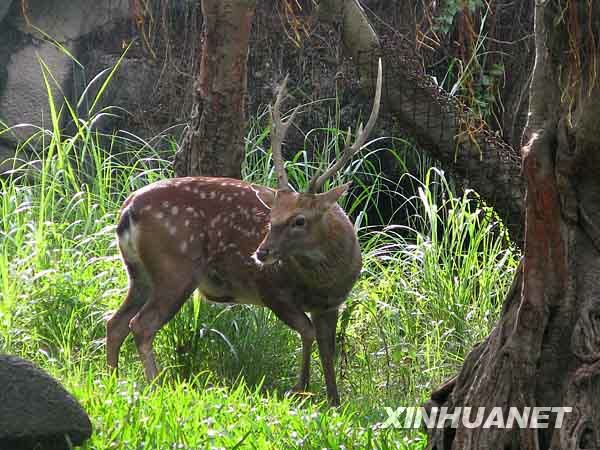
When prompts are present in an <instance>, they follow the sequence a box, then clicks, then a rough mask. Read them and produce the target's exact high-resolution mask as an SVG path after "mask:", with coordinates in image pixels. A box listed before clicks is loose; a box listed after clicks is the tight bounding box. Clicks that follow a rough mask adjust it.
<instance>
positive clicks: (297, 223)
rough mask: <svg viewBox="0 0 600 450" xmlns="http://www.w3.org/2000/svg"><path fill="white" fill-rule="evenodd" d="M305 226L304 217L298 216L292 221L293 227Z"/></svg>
mask: <svg viewBox="0 0 600 450" xmlns="http://www.w3.org/2000/svg"><path fill="white" fill-rule="evenodd" d="M305 224H306V219H305V218H304V216H298V217H296V218H295V219H294V224H293V225H294V227H296V228H301V227H303V226H304V225H305Z"/></svg>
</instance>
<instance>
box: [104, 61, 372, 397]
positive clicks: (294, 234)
mask: <svg viewBox="0 0 600 450" xmlns="http://www.w3.org/2000/svg"><path fill="white" fill-rule="evenodd" d="M284 86H285V83H284ZM283 92H284V87H282V89H281V91H280V94H279V95H278V97H277V101H276V102H275V106H274V108H273V110H272V117H273V128H272V135H271V143H272V147H273V161H274V163H275V169H276V172H277V176H278V181H279V183H278V184H279V188H278V189H271V188H267V187H264V186H257V185H251V184H248V183H246V182H244V181H240V180H233V179H229V178H208V177H189V178H175V179H172V180H165V181H160V182H157V183H154V184H151V185H149V186H147V187H145V188H143V189H140V190H138V191H137V192H135V193H133V194H132V195H131V196H130V197H129V198H128V199H127V200H126V201H125V203H124V204H123V208H122V210H121V216H120V220H119V224H118V227H117V235H118V239H119V249H120V251H121V254H122V256H123V260H124V262H125V266H126V268H127V272H128V275H129V291H128V294H127V298H126V299H125V301H124V302H123V304H122V305H121V307H120V308H119V310H118V311H117V312H116V313H115V314H114V315H113V316H112V317H111V318H110V320H109V321H108V323H107V335H106V348H107V350H106V351H107V360H108V365H109V366H110V367H112V368H115V369H116V368H117V365H118V359H119V349H120V347H121V345H122V344H123V341H124V340H125V338H126V337H127V335H128V334H129V333H130V332H132V333H133V335H134V338H135V342H136V346H137V349H138V352H139V354H140V357H141V359H142V362H143V364H144V370H145V372H146V376H147V377H148V378H149V379H153V378H155V377H156V375H157V374H158V369H157V366H156V361H155V358H154V352H153V349H152V342H153V340H154V337H155V335H156V333H157V332H158V330H159V329H160V328H161V327H162V326H163V325H164V324H165V323H166V322H168V321H169V319H171V318H172V317H173V316H174V315H175V314H176V313H177V312H178V311H179V309H180V308H181V306H182V305H183V303H184V302H185V301H186V300H187V298H188V297H189V296H190V294H191V293H192V292H193V291H194V290H196V289H198V290H199V291H200V292H201V293H202V295H203V296H204V297H205V298H206V299H208V300H210V301H213V302H220V303H250V304H256V305H263V306H265V307H267V308H269V309H271V311H273V312H274V313H275V315H276V316H277V317H278V318H279V319H281V320H282V321H283V322H285V323H286V324H287V325H288V326H289V327H290V328H292V329H294V330H295V331H296V332H298V334H299V335H300V337H301V339H302V366H301V370H300V376H299V379H298V383H297V384H296V386H295V387H294V388H293V389H294V390H297V391H303V390H305V389H306V388H307V386H308V383H309V373H310V370H309V369H310V356H311V348H312V344H313V342H314V341H315V340H316V341H317V344H318V346H319V356H320V359H321V363H322V365H323V373H324V375H325V382H326V385H327V396H328V399H329V402H330V403H331V404H333V405H337V404H339V396H338V391H337V385H336V379H335V371H334V366H333V359H334V351H335V331H336V324H337V316H338V309H339V307H340V305H341V304H342V303H343V302H344V301H345V300H346V298H347V296H348V294H349V293H350V290H351V289H352V286H353V285H354V283H355V282H356V279H357V278H358V275H359V273H360V270H361V264H362V262H361V254H360V247H359V244H358V238H357V236H356V232H355V230H354V227H353V225H352V223H351V222H350V220H349V219H348V217H347V216H346V214H345V212H344V211H343V209H342V208H341V207H340V206H339V205H338V204H337V201H338V199H339V198H340V196H341V195H342V194H344V192H346V190H347V188H348V185H342V186H339V187H337V188H334V189H331V190H330V191H327V192H325V193H319V191H320V189H321V188H322V186H323V184H324V182H325V180H326V179H327V178H329V177H330V176H331V175H332V174H333V173H335V172H336V171H338V170H339V169H340V168H341V167H342V166H343V165H345V164H346V163H347V162H348V161H349V159H350V158H351V157H352V155H353V154H354V153H356V152H357V151H359V150H360V148H361V147H362V145H363V144H364V142H365V140H366V137H367V136H368V134H369V132H370V130H371V129H372V127H373V125H374V123H375V120H376V118H377V112H378V110H379V100H380V97H381V66H380V67H379V75H378V80H377V89H376V96H375V102H374V107H373V111H372V112H371V116H370V118H369V121H368V123H367V126H366V128H365V130H363V129H362V125H361V126H360V127H359V131H358V133H357V137H356V140H355V142H354V143H353V144H352V146H350V147H347V148H346V149H345V151H344V152H343V156H342V158H341V159H340V160H338V161H337V162H336V163H335V164H333V165H332V166H331V167H329V169H328V170H327V171H326V172H325V173H324V174H323V175H321V176H319V177H316V178H314V179H313V180H312V181H311V183H310V187H309V192H306V193H298V192H292V191H291V190H290V189H289V186H288V182H287V176H286V174H285V170H284V168H283V159H282V157H281V143H282V140H283V137H284V136H285V132H286V130H287V127H288V126H289V124H290V122H291V119H289V120H288V121H283V120H282V119H281V116H280V113H279V106H280V103H281V101H282V98H283ZM292 117H293V114H292ZM309 314H310V317H309Z"/></svg>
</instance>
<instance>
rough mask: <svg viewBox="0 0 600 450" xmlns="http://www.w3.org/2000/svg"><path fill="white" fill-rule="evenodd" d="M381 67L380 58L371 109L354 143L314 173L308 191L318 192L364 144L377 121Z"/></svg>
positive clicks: (379, 102)
mask: <svg viewBox="0 0 600 450" xmlns="http://www.w3.org/2000/svg"><path fill="white" fill-rule="evenodd" d="M381 72H382V69H381V58H380V59H379V65H378V70H377V85H376V87H375V99H374V100H373V109H372V110H371V115H370V116H369V120H368V121H367V126H366V127H365V128H364V129H363V124H362V123H361V124H360V125H359V126H358V131H357V133H356V138H355V139H354V143H353V144H352V145H350V146H348V145H346V146H345V147H344V149H343V150H342V155H341V157H340V158H339V159H338V160H337V161H335V162H334V163H333V164H332V165H330V166H329V167H328V168H327V170H326V171H325V172H324V173H323V174H322V175H320V176H318V175H315V176H314V177H313V179H312V180H311V181H310V184H309V186H308V192H310V193H313V194H316V193H318V192H319V191H320V190H321V189H322V187H323V184H325V181H327V179H328V178H330V177H331V176H333V175H334V174H335V173H336V172H337V171H339V170H340V169H341V168H342V167H344V166H345V165H346V164H348V162H349V161H350V160H351V159H352V157H353V156H354V155H355V154H356V153H357V152H358V151H359V150H360V149H361V148H362V146H363V145H365V142H366V140H367V138H368V137H369V134H370V133H371V131H372V130H373V127H374V126H375V122H376V121H377V116H378V115H379V107H380V105H381V84H382V73H381ZM349 139H350V132H348V140H349Z"/></svg>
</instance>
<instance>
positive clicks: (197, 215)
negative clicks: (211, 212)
mask: <svg viewBox="0 0 600 450" xmlns="http://www.w3.org/2000/svg"><path fill="white" fill-rule="evenodd" d="M200 212H201V213H202V217H204V212H202V211H200ZM199 216H200V214H198V211H194V217H199Z"/></svg>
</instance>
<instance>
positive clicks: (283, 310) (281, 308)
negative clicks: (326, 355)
mask: <svg viewBox="0 0 600 450" xmlns="http://www.w3.org/2000/svg"><path fill="white" fill-rule="evenodd" d="M267 306H268V307H269V309H270V310H271V311H273V312H274V313H275V315H276V316H277V317H278V318H279V319H281V320H282V321H283V322H284V323H285V324H286V325H287V326H289V327H290V328H292V329H293V330H295V331H296V332H297V333H298V334H299V335H300V338H301V339H302V363H301V367H300V374H299V376H298V382H297V383H296V385H295V386H294V387H293V388H292V389H291V391H292V392H304V391H305V390H306V389H307V388H308V383H309V381H310V354H311V350H312V344H313V342H314V340H315V328H314V327H313V324H312V322H311V320H310V319H309V317H308V316H307V315H306V313H305V312H304V311H302V310H301V309H300V308H298V307H297V306H296V305H295V304H293V303H291V302H290V303H287V302H284V301H275V302H269V304H268V305H267Z"/></svg>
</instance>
